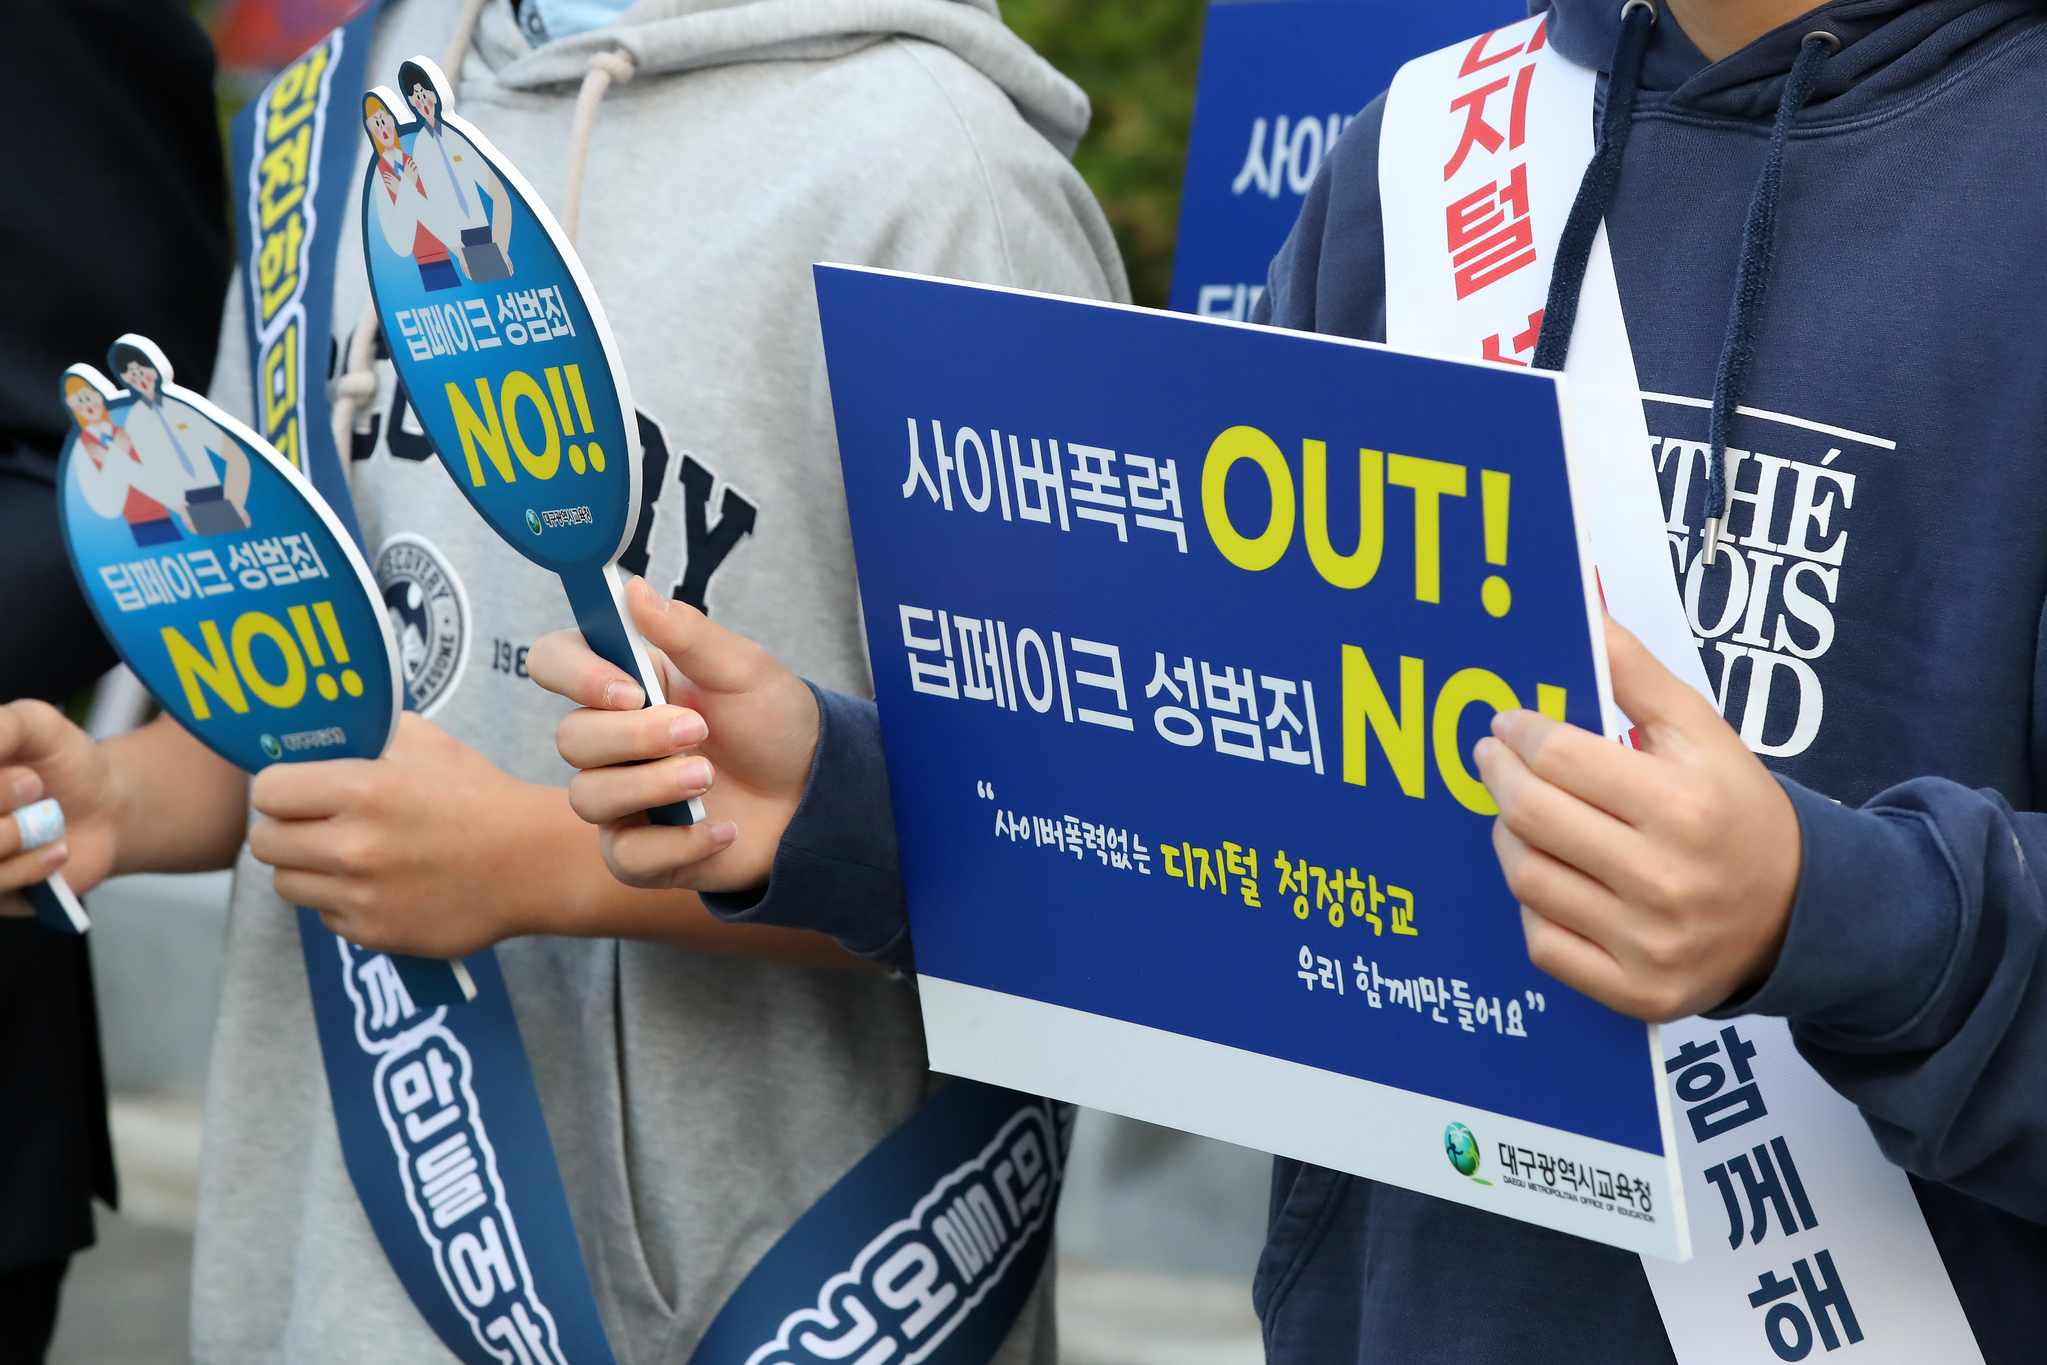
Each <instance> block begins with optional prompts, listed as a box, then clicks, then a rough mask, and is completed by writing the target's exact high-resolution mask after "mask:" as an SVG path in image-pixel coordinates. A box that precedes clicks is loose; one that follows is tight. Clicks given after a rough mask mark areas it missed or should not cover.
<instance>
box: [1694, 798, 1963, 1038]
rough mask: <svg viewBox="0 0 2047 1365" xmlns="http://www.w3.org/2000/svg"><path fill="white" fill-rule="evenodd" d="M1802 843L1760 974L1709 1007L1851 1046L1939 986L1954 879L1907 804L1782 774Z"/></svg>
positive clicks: (1937, 844) (1953, 923)
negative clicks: (1851, 801)
mask: <svg viewBox="0 0 2047 1365" xmlns="http://www.w3.org/2000/svg"><path fill="white" fill-rule="evenodd" d="M1778 782H1779V783H1780V784H1781V785H1782V786H1783V788H1784V792H1785V795H1787V796H1789V797H1790V798H1791V806H1792V809H1793V810H1795V811H1796V812H1797V813H1798V827H1799V834H1800V838H1801V840H1802V843H1803V861H1802V865H1801V867H1800V869H1799V877H1798V893H1797V897H1796V899H1795V900H1794V901H1793V902H1792V906H1791V924H1790V927H1789V929H1788V930H1787V931H1786V933H1785V937H1784V948H1783V951H1782V952H1781V953H1780V954H1779V955H1778V958H1777V965H1776V966H1775V967H1774V968H1773V969H1772V970H1771V972H1770V975H1769V978H1768V979H1767V980H1765V981H1764V982H1763V984H1762V985H1761V986H1760V987H1759V988H1758V989H1756V990H1755V991H1754V992H1753V993H1752V994H1749V995H1748V996H1746V997H1736V998H1735V999H1733V1000H1730V1001H1728V1002H1727V1003H1726V1004H1724V1005H1722V1006H1721V1007H1720V1008H1719V1009H1716V1010H1713V1011H1710V1015H1711V1017H1713V1018H1727V1017H1731V1016H1733V1015H1739V1014H1768V1015H1780V1016H1783V1017H1785V1018H1787V1019H1790V1020H1792V1021H1793V1022H1796V1023H1800V1024H1805V1025H1808V1026H1811V1027H1815V1028H1818V1029H1821V1030H1824V1031H1825V1032H1827V1033H1828V1034H1831V1035H1834V1036H1835V1037H1836V1038H1838V1039H1841V1040H1843V1041H1846V1040H1849V1039H1852V1040H1854V1043H1855V1044H1856V1045H1858V1050H1859V1049H1860V1048H1873V1047H1880V1046H1882V1044H1883V1043H1884V1042H1885V1041H1886V1040H1887V1039H1889V1038H1891V1037H1893V1036H1895V1035H1898V1034H1900V1033H1902V1032H1903V1031H1904V1030H1905V1029H1907V1028H1908V1027H1909V1026H1910V1024H1911V1023H1912V1021H1913V1019H1914V1018H1915V1017H1916V1016H1917V1015H1918V1014H1919V1012H1920V1011H1921V1009H1922V1008H1923V1007H1924V1006H1925V1005H1926V1004H1927V1002H1928V1001H1929V1000H1930V999H1931V998H1932V997H1933V995H1934V993H1935V992H1936V990H1937V989H1938V985H1939V982H1940V981H1941V979H1942V977H1943V975H1944V972H1945V968H1946V967H1947V965H1948V961H1949V959H1950V958H1951V957H1952V956H1953V953H1954V948H1955V943H1956V938H1957V934H1958V932H1959V928H1960V914H1961V895H1960V880H1959V877H1958V875H1957V872H1956V869H1955V867H1954V865H1953V863H1952V861H1951V860H1950V858H1949V857H1948V854H1947V851H1946V848H1945V845H1944V844H1943V842H1942V840H1941V838H1940V835H1939V833H1938V832H1937V831H1936V829H1935V828H1934V826H1933V823H1932V821H1931V820H1930V819H1928V817H1927V816H1926V815H1925V814H1924V813H1922V812H1920V811H1916V810H1910V809H1905V808H1901V807H1893V806H1887V805H1884V804H1882V803H1883V801H1884V798H1883V797H1879V798H1877V801H1875V802H1872V803H1871V804H1870V805H1869V806H1867V807H1864V808H1863V809H1860V810H1857V809H1855V808H1853V807H1850V806H1843V805H1840V804H1839V803H1837V802H1834V801H1830V800H1828V799H1827V798H1826V797H1824V796H1821V795H1819V794H1818V793H1816V792H1811V791H1808V790H1806V789H1805V788H1804V787H1801V786H1799V785H1798V784H1797V783H1795V782H1790V781H1787V780H1785V779H1783V778H1781V777H1780V778H1779V779H1778Z"/></svg>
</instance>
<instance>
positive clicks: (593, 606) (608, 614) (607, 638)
mask: <svg viewBox="0 0 2047 1365" xmlns="http://www.w3.org/2000/svg"><path fill="white" fill-rule="evenodd" d="M562 587H563V588H565V589H567V591H568V594H569V606H570V607H571V608H572V609H574V611H575V613H576V625H577V626H578V627H579V628H580V629H581V630H582V632H583V639H584V640H585V641H586V642H588V644H589V646H590V648H591V649H592V650H593V651H595V652H596V654H597V656H598V657H599V658H601V659H603V660H604V661H605V662H606V663H609V664H613V665H616V666H617V667H619V668H622V669H624V670H625V671H626V672H627V673H630V674H631V675H632V676H633V677H635V678H638V679H639V680H640V689H641V691H642V692H644V693H645V694H646V698H647V702H646V704H647V705H649V706H658V705H660V704H661V702H662V700H663V698H664V697H665V695H666V694H665V693H664V692H663V691H662V688H661V677H660V675H659V674H658V673H656V672H655V670H654V664H653V660H651V659H650V658H648V657H647V642H646V641H645V640H643V639H641V638H640V633H639V632H638V631H637V630H634V629H633V623H632V618H631V617H630V616H628V615H627V614H626V607H625V580H624V579H623V578H622V577H621V576H620V575H619V571H618V566H617V565H615V564H607V565H605V566H604V567H603V568H602V569H600V570H597V571H595V572H592V573H585V574H564V575H563V576H562ZM647 818H648V819H649V820H651V821H653V822H654V823H655V824H657V825H670V826H676V825H694V824H698V823H700V822H702V820H703V819H704V799H703V798H702V797H701V796H693V797H691V798H690V799H689V800H687V801H675V802H671V803H670V804H668V805H665V806H656V807H654V808H653V809H652V810H649V811H648V812H647Z"/></svg>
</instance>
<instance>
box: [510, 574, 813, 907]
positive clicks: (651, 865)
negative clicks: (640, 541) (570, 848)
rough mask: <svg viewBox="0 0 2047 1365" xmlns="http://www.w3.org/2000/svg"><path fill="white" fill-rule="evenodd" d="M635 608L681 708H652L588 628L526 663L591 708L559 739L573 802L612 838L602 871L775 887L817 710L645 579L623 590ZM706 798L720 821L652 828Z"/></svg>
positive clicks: (742, 641)
mask: <svg viewBox="0 0 2047 1365" xmlns="http://www.w3.org/2000/svg"><path fill="white" fill-rule="evenodd" d="M626 603H627V605H628V606H629V607H630V608H631V610H632V613H633V621H634V622H635V623H636V624H637V625H638V626H639V628H640V633H641V634H642V635H644V636H646V638H647V642H648V643H649V644H651V645H652V646H653V647H654V651H655V653H654V661H655V666H656V667H657V668H659V669H660V670H661V674H662V678H663V683H664V690H665V691H666V692H667V694H668V695H667V700H668V701H669V702H670V703H671V704H670V705H666V706H652V707H647V708H645V709H642V708H641V694H640V687H639V684H638V683H636V682H635V681H634V680H633V679H631V678H629V677H627V676H626V674H625V673H623V672H622V671H620V670H619V669H618V668H615V667H613V666H612V665H611V664H608V663H606V662H605V661H604V660H602V659H600V658H598V657H597V656H596V655H595V654H593V653H592V652H591V651H590V648H589V646H588V645H586V644H584V643H583V637H582V634H581V633H580V632H577V631H557V632H556V633H554V634H552V635H548V636H545V637H544V638H542V639H541V640H540V642H539V643H538V644H536V645H535V646H534V647H533V652H532V654H531V655H529V656H528V658H527V662H526V667H527V669H528V671H529V672H531V673H532V675H533V679H534V681H535V682H538V683H539V684H540V685H541V686H542V687H544V688H546V689H547V690H548V691H550V692H554V693H558V694H559V695H561V696H564V697H567V698H568V699H569V700H571V701H574V702H580V703H581V704H582V705H583V706H584V708H586V709H584V710H581V711H575V712H572V713H570V714H569V715H568V716H567V717H566V718H564V719H563V721H562V723H561V728H560V730H558V731H557V732H556V736H555V738H556V746H557V747H558V748H559V749H560V750H561V756H562V757H563V758H564V759H566V760H567V761H568V762H569V763H570V764H571V765H573V766H575V767H577V768H580V769H583V771H582V772H579V773H578V774H577V775H576V778H575V780H574V781H573V782H571V783H570V784H569V804H570V805H571V806H573V807H574V808H575V811H576V814H578V815H580V816H582V817H583V818H584V819H585V820H587V821H589V822H590V823H591V824H593V825H596V826H597V827H598V828H599V830H600V831H601V832H602V847H603V850H604V861H605V863H606V865H607V866H609V867H610V868H611V873H612V875H613V876H615V877H617V878H618V879H619V880H620V881H622V882H624V883H626V884H627V885H628V886H643V887H653V888H684V889H687V890H691V891H743V890H747V889H750V888H753V887H758V886H764V885H766V883H767V880H768V873H769V871H770V870H771V869H772V868H773V866H774V862H775V849H776V847H777V845H779V844H780V842H781V839H782V831H783V829H785V828H786V827H787V826H788V823H789V820H790V818H791V817H792V816H794V815H795V813H796V807H797V804H798V803H799V802H801V801H802V799H803V791H804V787H805V786H806V784H807V783H808V782H809V779H810V764H811V759H812V756H813V755H814V754H815V753H816V751H817V699H816V698H815V697H814V696H812V695H811V692H810V688H809V687H808V686H806V685H805V684H804V682H803V680H802V679H801V678H798V677H797V676H796V675H795V674H794V673H791V672H790V671H789V670H788V669H786V668H784V667H782V665H781V664H779V663H777V662H776V661H775V658H774V656H773V655H771V654H769V653H768V652H767V651H766V650H765V649H762V648H761V647H760V646H759V645H757V644H755V643H753V642H752V641H751V640H748V639H746V638H745V637H744V636H740V635H735V634H733V633H732V632H731V631H729V630H726V629H724V628H723V627H721V626H717V625H714V624H712V622H711V620H710V618H709V617H707V616H705V615H704V614H703V613H702V612H700V611H698V610H697V609H696V608H694V607H691V606H687V605H685V604H683V603H680V602H671V601H669V600H667V599H666V598H664V597H662V596H660V595H659V594H658V593H656V592H655V591H654V590H653V589H652V588H650V587H648V586H647V584H646V581H645V580H644V579H639V578H635V579H634V580H633V581H632V582H631V583H629V584H628V585H627V586H626ZM714 765H715V768H714ZM714 773H715V776H716V781H717V786H716V788H715V789H713V788H712V780H713V776H714ZM697 795H703V796H704V804H705V807H706V808H707V810H708V812H709V814H710V817H711V818H710V819H709V820H707V821H705V822H703V823H701V824H696V825H691V826H688V827H687V828H669V827H666V826H662V825H655V824H652V823H650V822H649V821H648V820H647V817H646V811H647V810H649V809H650V808H652V807H655V806H662V805H666V804H668V803H669V802H672V801H678V800H684V799H687V798H689V797H692V796H697Z"/></svg>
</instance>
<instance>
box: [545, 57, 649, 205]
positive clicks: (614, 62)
mask: <svg viewBox="0 0 2047 1365" xmlns="http://www.w3.org/2000/svg"><path fill="white" fill-rule="evenodd" d="M635 70H637V68H636V67H635V66H634V64H633V57H632V54H631V53H630V52H626V51H624V50H623V49H617V48H615V49H613V50H612V51H610V52H599V53H597V54H596V55H595V56H593V57H591V58H590V69H589V71H588V72H586V73H585V74H584V76H583V88H582V89H581V90H578V91H577V92H576V121H575V123H574V124H573V125H572V128H571V131H570V133H569V184H568V190H567V192H566V193H565V194H564V195H563V196H562V231H563V232H564V233H566V234H567V235H568V239H569V241H571V242H574V241H575V240H576V224H577V223H578V222H580V221H581V219H582V216H583V167H584V164H585V163H586V162H587V161H588V160H589V156H590V130H591V129H592V128H594V127H595V126H596V124H597V106H598V105H599V104H602V103H603V102H604V92H605V91H607V90H609V89H610V88H611V87H612V86H614V85H624V84H625V83H626V82H627V81H629V80H631V79H632V78H633V72H634V71H635Z"/></svg>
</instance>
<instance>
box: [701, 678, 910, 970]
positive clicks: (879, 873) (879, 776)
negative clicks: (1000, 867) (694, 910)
mask: <svg viewBox="0 0 2047 1365" xmlns="http://www.w3.org/2000/svg"><path fill="white" fill-rule="evenodd" d="M810 690H811V692H812V693H813V694H814V695H815V696H816V697H817V730H818V733H817V754H816V756H815V757H813V758H812V759H811V761H810V777H809V779H808V780H807V781H806V783H805V785H804V788H803V800H802V802H801V803H800V804H799V805H798V806H797V807H796V814H795V815H794V816H793V817H792V818H791V819H790V821H789V827H788V828H787V829H786V830H784V831H783V832H782V842H781V843H780V844H778V845H777V846H776V848H775V863H774V867H773V868H772V869H771V871H770V872H769V874H768V885H767V887H766V889H765V890H764V891H760V892H741V893H736V894H723V895H721V894H716V893H711V894H706V895H705V896H703V897H702V899H703V902H704V905H705V906H706V907H707V908H708V909H709V910H710V911H711V913H712V914H714V915H716V916H718V918H720V919H722V920H727V921H729V922H731V923H733V924H770V925H779V926H781V927H783V928H790V929H814V930H816V931H818V932H819V933H824V934H830V935H831V936H832V937H833V938H834V939H836V940H838V943H839V946H840V947H842V948H844V949H845V950H846V951H847V952H849V953H852V954H854V955H855V956H858V957H864V958H866V959H867V960H868V961H869V962H874V963H878V964H880V965H881V966H884V967H892V968H894V969H896V970H897V971H900V972H914V971H915V970H916V966H917V964H916V959H915V958H914V956H913V955H912V953H911V945H910V917H909V913H908V912H907V910H906V909H905V908H904V903H903V869H902V863H901V861H900V859H899V858H898V857H897V853H896V822H895V815H894V813H893V812H892V810H891V809H890V806H889V795H888V769H887V768H886V767H884V766H883V762H882V755H881V720H880V717H879V716H878V715H877V714H876V712H875V709H874V703H873V702H871V701H863V700H861V699H860V698H858V697H848V696H845V695H843V694H841V693H838V692H832V691H828V690H827V689H825V688H822V687H819V686H817V685H816V684H815V683H812V684H811V685H810Z"/></svg>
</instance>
